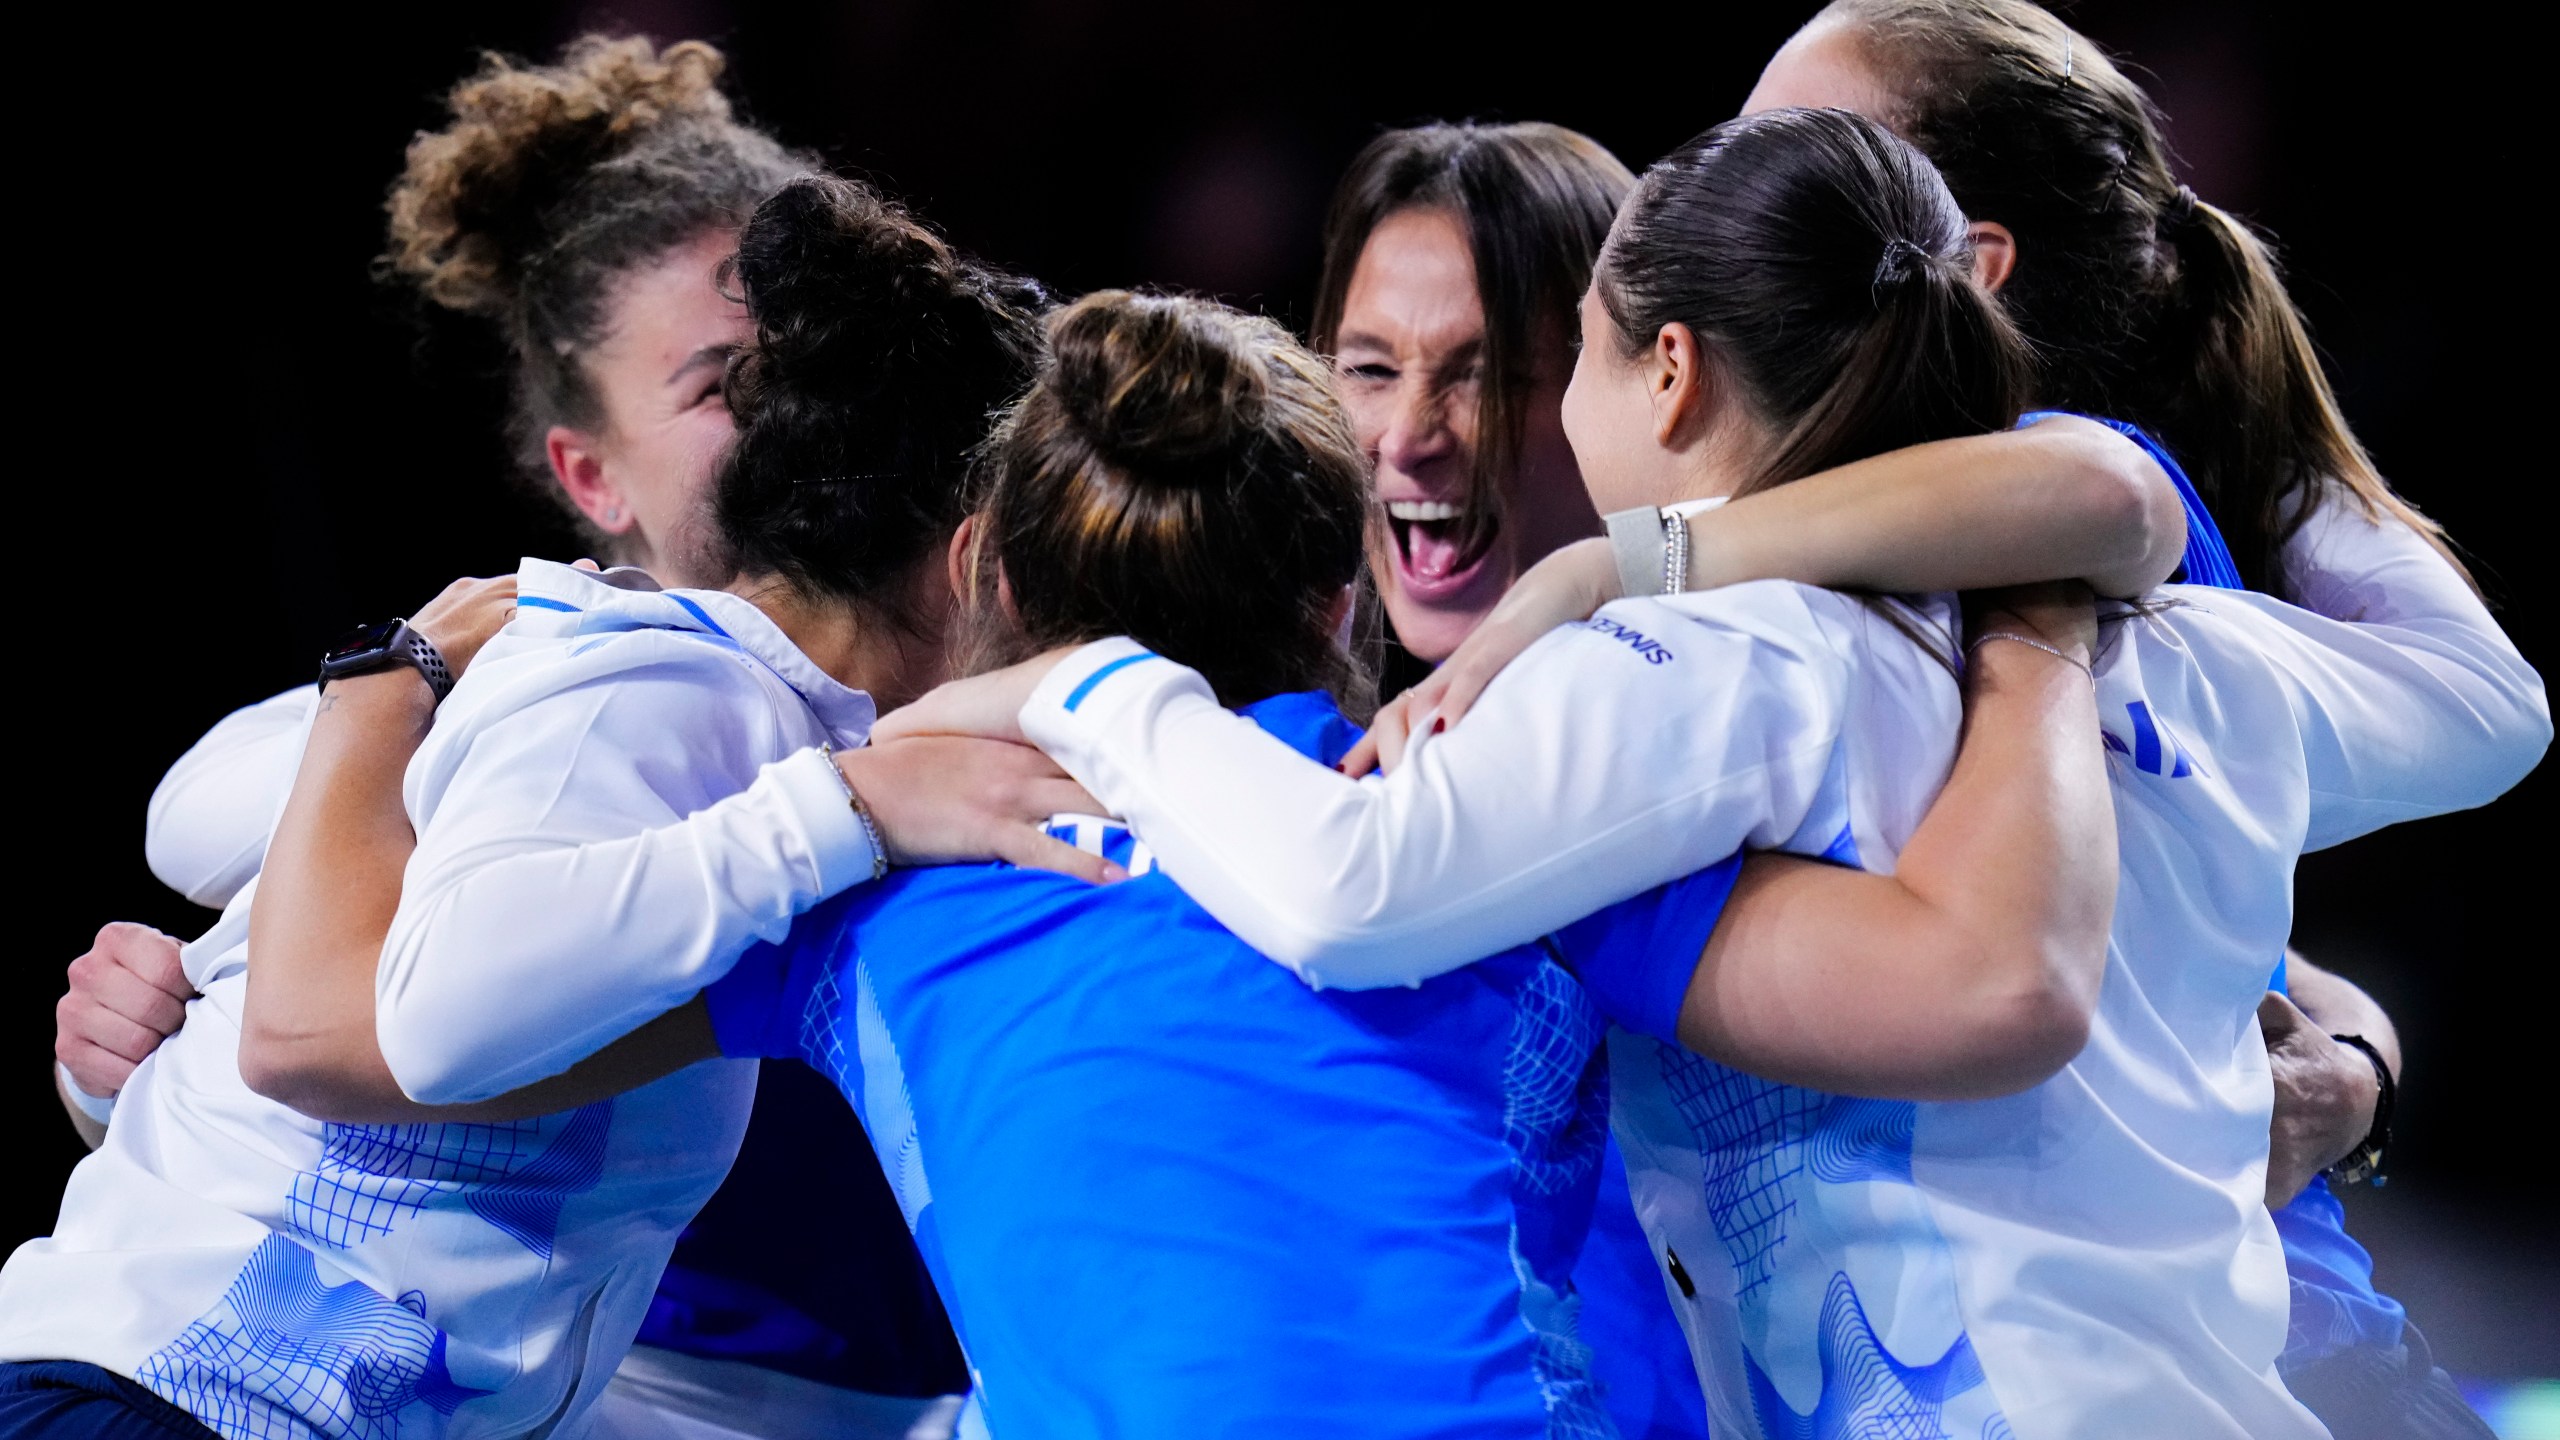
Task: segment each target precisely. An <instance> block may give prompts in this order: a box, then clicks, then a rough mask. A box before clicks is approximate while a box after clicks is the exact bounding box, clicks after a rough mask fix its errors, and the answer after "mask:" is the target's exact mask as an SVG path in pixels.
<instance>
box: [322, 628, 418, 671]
mask: <svg viewBox="0 0 2560 1440" xmlns="http://www.w3.org/2000/svg"><path fill="white" fill-rule="evenodd" d="M399 633H400V622H399V621H397V620H377V621H375V622H374V623H373V624H371V625H360V626H358V627H356V629H355V630H354V631H353V632H352V633H350V634H349V635H347V636H346V637H345V638H344V639H342V640H340V641H339V642H338V643H337V644H335V645H332V646H330V647H329V653H328V654H326V655H323V656H321V657H320V668H321V669H322V670H324V671H326V670H331V669H334V668H336V667H338V666H341V665H350V664H355V663H357V662H360V661H364V660H370V659H373V658H375V657H377V656H380V655H381V654H382V653H383V652H384V651H386V650H388V649H389V648H390V647H391V638H392V637H393V636H395V635H397V634H399Z"/></svg>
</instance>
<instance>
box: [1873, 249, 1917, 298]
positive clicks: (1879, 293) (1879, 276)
mask: <svg viewBox="0 0 2560 1440" xmlns="http://www.w3.org/2000/svg"><path fill="white" fill-rule="evenodd" d="M1928 258H1929V252H1928V251H1926V250H1923V249H1921V248H1920V247H1919V246H1917V245H1914V244H1912V243H1911V242H1910V241H1908V240H1905V239H1902V238H1900V237H1899V236H1897V237H1895V238H1894V239H1891V240H1887V241H1886V242H1884V254H1883V255H1882V256H1880V257H1878V258H1877V260H1876V273H1875V279H1874V280H1873V281H1871V282H1870V283H1869V287H1868V288H1869V290H1870V292H1871V293H1872V294H1873V295H1874V296H1875V299H1876V301H1877V303H1879V304H1881V303H1883V300H1884V291H1885V290H1886V288H1887V287H1890V286H1895V285H1900V284H1901V283H1902V282H1903V281H1905V280H1908V279H1910V278H1911V277H1912V275H1913V274H1914V273H1915V272H1916V271H1918V270H1919V268H1920V262H1921V261H1923V260H1926V259H1928Z"/></svg>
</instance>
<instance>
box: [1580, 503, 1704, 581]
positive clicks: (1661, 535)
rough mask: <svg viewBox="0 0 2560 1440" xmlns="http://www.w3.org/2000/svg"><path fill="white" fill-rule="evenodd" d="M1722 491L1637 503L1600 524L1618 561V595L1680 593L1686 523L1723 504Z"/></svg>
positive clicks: (1685, 568) (1685, 566) (1684, 568)
mask: <svg viewBox="0 0 2560 1440" xmlns="http://www.w3.org/2000/svg"><path fill="white" fill-rule="evenodd" d="M1725 498H1726V497H1724V496H1722V495H1711V496H1709V497H1707V498H1706V499H1704V500H1683V501H1681V502H1680V503H1679V504H1677V505H1639V506H1637V507H1636V508H1634V509H1632V510H1620V511H1616V512H1614V513H1613V514H1611V515H1609V516H1608V517H1607V518H1606V519H1605V520H1603V521H1602V522H1601V523H1602V524H1604V525H1606V526H1607V527H1608V530H1609V555H1610V558H1611V559H1613V560H1615V561H1616V562H1617V565H1618V595H1619V598H1620V599H1625V598H1627V597H1629V596H1634V595H1678V594H1680V593H1682V592H1684V591H1686V590H1687V589H1688V588H1689V522H1690V521H1691V520H1692V519H1694V518H1696V517H1697V516H1700V515H1703V514H1705V513H1706V512H1708V511H1710V510H1713V509H1714V508H1716V507H1717V506H1719V505H1722V504H1723V503H1724V502H1725Z"/></svg>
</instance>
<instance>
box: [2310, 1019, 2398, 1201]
mask: <svg viewBox="0 0 2560 1440" xmlns="http://www.w3.org/2000/svg"><path fill="white" fill-rule="evenodd" d="M2329 1038H2330V1039H2332V1040H2335V1041H2337V1042H2338V1043H2339V1044H2341V1045H2348V1046H2352V1047H2354V1048H2355V1049H2358V1050H2361V1051H2363V1052H2364V1058H2366V1059H2367V1060H2370V1061H2372V1062H2373V1078H2374V1084H2375V1085H2376V1087H2377V1088H2376V1090H2375V1091H2374V1096H2373V1128H2372V1129H2370V1130H2367V1131H2366V1132H2365V1136H2364V1139H2362V1140H2360V1141H2357V1142H2356V1148H2354V1149H2353V1150H2350V1151H2348V1152H2347V1154H2346V1158H2345V1159H2343V1160H2340V1161H2339V1162H2338V1163H2337V1164H2335V1165H2332V1166H2330V1167H2329V1168H2328V1169H2326V1170H2323V1171H2321V1172H2320V1173H2321V1174H2323V1175H2326V1176H2328V1177H2329V1181H2330V1183H2332V1184H2335V1185H2354V1184H2358V1183H2360V1182H2362V1181H2366V1180H2370V1181H2372V1182H2373V1183H2374V1184H2375V1185H2376V1186H2380V1185H2382V1184H2384V1183H2386V1180H2387V1178H2388V1177H2386V1176H2385V1175H2384V1174H2383V1173H2382V1159H2383V1155H2384V1152H2386V1151H2388V1150H2389V1149H2390V1148H2391V1111H2392V1108H2393V1106H2394V1104H2395V1102H2396V1101H2397V1100H2398V1098H2399V1089H2400V1087H2399V1083H2398V1082H2397V1081H2395V1080H2393V1079H2392V1078H2391V1067H2390V1066H2389V1065H2387V1064H2384V1063H2383V1059H2382V1052H2381V1051H2379V1050H2376V1049H2375V1048H2373V1042H2372V1041H2370V1040H2367V1039H2365V1038H2364V1037H2363V1036H2361V1035H2332V1036H2330V1037H2329Z"/></svg>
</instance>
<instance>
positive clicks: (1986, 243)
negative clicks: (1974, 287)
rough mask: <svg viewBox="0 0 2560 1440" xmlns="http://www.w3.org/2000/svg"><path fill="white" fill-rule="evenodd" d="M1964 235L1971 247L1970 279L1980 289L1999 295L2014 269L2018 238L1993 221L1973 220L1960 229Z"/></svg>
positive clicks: (2016, 264)
mask: <svg viewBox="0 0 2560 1440" xmlns="http://www.w3.org/2000/svg"><path fill="white" fill-rule="evenodd" d="M1964 234H1965V239H1966V240H1968V241H1970V242H1972V245H1973V278H1974V279H1976V280H1979V281H1981V282H1982V288H1983V289H1985V290H1988V291H1990V292H1992V293H1993V294H1995V295H1996V294H1998V293H2000V287H2001V286H2003V285H2006V284H2008V283H2009V272H2010V271H2012V270H2014V269H2016V268H2017V266H2018V237H2017V236H2015V235H2012V234H2010V233H2009V227H2008V226H2006V225H2003V224H2001V223H2000V222H1999V221H1997V220H1976V221H1974V222H1973V223H1972V224H1970V225H1967V226H1966V227H1964Z"/></svg>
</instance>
